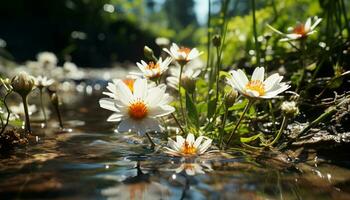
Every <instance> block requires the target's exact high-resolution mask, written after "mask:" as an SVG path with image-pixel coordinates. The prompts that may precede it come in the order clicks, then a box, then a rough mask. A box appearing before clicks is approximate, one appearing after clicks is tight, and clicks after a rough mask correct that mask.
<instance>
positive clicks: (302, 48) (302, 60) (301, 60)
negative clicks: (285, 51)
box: [295, 39, 306, 93]
mask: <svg viewBox="0 0 350 200" xmlns="http://www.w3.org/2000/svg"><path fill="white" fill-rule="evenodd" d="M300 53H301V56H300V65H301V68H302V69H301V70H302V71H301V76H300V79H299V81H298V83H297V88H296V90H295V92H297V93H298V92H299V90H300V88H301V85H302V83H303V82H304V79H305V72H306V70H305V68H306V66H305V62H304V59H305V39H301V40H300Z"/></svg>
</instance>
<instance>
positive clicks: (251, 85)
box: [245, 80, 265, 96]
mask: <svg viewBox="0 0 350 200" xmlns="http://www.w3.org/2000/svg"><path fill="white" fill-rule="evenodd" d="M245 89H246V90H253V91H256V92H258V93H259V96H262V95H264V94H265V88H264V83H263V82H262V81H260V80H251V81H249V82H248V83H247V85H246V86H245Z"/></svg>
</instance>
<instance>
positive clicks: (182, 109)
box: [178, 64, 187, 124]
mask: <svg viewBox="0 0 350 200" xmlns="http://www.w3.org/2000/svg"><path fill="white" fill-rule="evenodd" d="M183 68H184V65H183V64H180V76H179V86H178V87H179V88H178V89H179V101H180V110H181V115H182V119H183V121H184V122H185V124H187V122H186V116H185V111H184V107H183V103H182V94H181V82H182V81H181V79H182V71H183Z"/></svg>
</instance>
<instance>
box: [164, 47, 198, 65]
mask: <svg viewBox="0 0 350 200" xmlns="http://www.w3.org/2000/svg"><path fill="white" fill-rule="evenodd" d="M163 50H164V51H165V52H167V53H168V54H169V55H170V56H171V57H173V58H174V59H175V60H176V61H178V62H179V63H180V64H186V63H187V62H189V61H191V60H193V59H195V58H197V57H198V56H200V55H201V54H202V53H203V52H199V51H198V50H197V49H196V48H193V49H190V48H187V47H178V46H177V45H176V44H175V43H173V44H172V45H171V47H170V49H166V48H164V49H163Z"/></svg>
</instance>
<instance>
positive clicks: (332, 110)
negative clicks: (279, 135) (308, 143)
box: [298, 107, 337, 136]
mask: <svg viewBox="0 0 350 200" xmlns="http://www.w3.org/2000/svg"><path fill="white" fill-rule="evenodd" d="M336 112H337V108H336V107H332V108H330V109H328V110H327V111H326V112H324V113H323V114H321V115H320V116H319V117H318V118H317V119H315V120H314V121H312V122H311V123H310V124H309V125H308V126H307V127H305V128H304V129H303V130H302V131H301V132H300V133H299V134H298V136H303V135H304V134H305V133H307V132H308V131H309V130H310V129H311V128H312V127H314V126H316V125H317V124H319V123H320V122H323V121H324V120H325V119H326V118H327V117H329V116H331V115H333V114H334V113H336Z"/></svg>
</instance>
